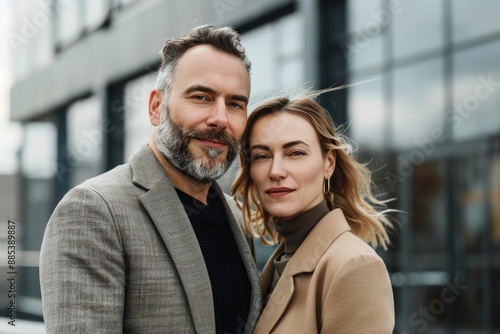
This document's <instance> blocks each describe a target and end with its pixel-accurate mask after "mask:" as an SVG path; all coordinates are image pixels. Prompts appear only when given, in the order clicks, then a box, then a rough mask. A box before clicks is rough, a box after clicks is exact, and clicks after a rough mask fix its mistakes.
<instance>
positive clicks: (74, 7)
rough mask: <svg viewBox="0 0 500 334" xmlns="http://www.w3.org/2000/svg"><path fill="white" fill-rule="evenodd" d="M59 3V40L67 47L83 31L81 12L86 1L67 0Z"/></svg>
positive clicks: (59, 42)
mask: <svg viewBox="0 0 500 334" xmlns="http://www.w3.org/2000/svg"><path fill="white" fill-rule="evenodd" d="M57 4H58V7H57V42H58V44H59V45H61V46H62V47H65V46H67V45H69V44H71V43H73V42H74V41H76V40H77V39H78V38H79V37H80V34H81V33H82V30H83V24H82V15H81V12H82V8H83V7H82V6H83V4H84V2H81V1H77V0H67V1H64V2H57Z"/></svg>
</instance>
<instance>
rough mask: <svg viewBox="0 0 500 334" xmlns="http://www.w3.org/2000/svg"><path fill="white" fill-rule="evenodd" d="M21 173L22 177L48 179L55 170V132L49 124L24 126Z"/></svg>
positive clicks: (35, 123) (41, 123)
mask: <svg viewBox="0 0 500 334" xmlns="http://www.w3.org/2000/svg"><path fill="white" fill-rule="evenodd" d="M23 135H24V138H23V143H22V151H21V152H22V153H21V171H22V174H23V176H24V177H27V178H37V179H49V178H52V177H53V176H54V174H55V172H56V170H57V166H56V161H57V157H56V155H57V153H56V147H57V132H56V127H55V125H54V124H53V123H50V122H31V123H27V124H26V125H25V126H24V132H23Z"/></svg>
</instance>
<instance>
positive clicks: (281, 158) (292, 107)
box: [232, 92, 394, 334]
mask: <svg viewBox="0 0 500 334" xmlns="http://www.w3.org/2000/svg"><path fill="white" fill-rule="evenodd" d="M320 93H321V92H319V93H316V94H315V95H312V94H309V95H307V96H302V97H297V98H294V99H288V98H274V99H271V100H269V101H266V102H264V103H262V104H261V105H260V106H258V107H257V108H256V109H255V110H254V112H253V113H252V114H251V115H250V116H249V118H248V122H247V128H246V130H245V132H244V134H243V137H242V153H241V154H240V161H241V168H242V169H241V170H240V172H239V174H238V176H237V178H236V180H235V182H234V184H233V189H232V190H233V193H234V194H235V195H238V196H239V197H240V199H241V200H242V202H241V203H242V204H241V203H240V209H242V211H243V216H244V222H245V229H246V231H247V233H250V234H253V235H254V236H257V237H260V238H261V239H262V241H263V242H264V243H268V244H269V243H274V242H277V241H278V240H279V241H280V244H279V246H278V247H277V249H276V251H275V252H274V253H273V255H272V256H271V258H270V259H269V261H268V262H267V264H266V266H265V268H264V270H263V273H262V276H261V290H262V297H263V300H264V304H265V307H264V310H263V312H262V315H261V317H260V319H259V322H258V324H257V327H256V329H255V333H271V332H272V333H314V332H317V333H337V334H338V333H349V334H352V333H356V334H359V333H392V330H393V327H394V305H393V295H392V289H391V284H390V280H389V275H388V273H387V269H386V267H385V265H384V263H383V261H382V259H381V258H380V257H379V256H378V255H377V253H376V252H375V251H374V250H373V249H372V248H371V247H370V246H369V245H368V244H367V243H366V242H369V243H371V244H372V245H373V246H378V245H381V246H383V247H384V248H385V247H386V245H387V244H388V242H389V238H388V235H387V232H386V227H388V226H391V224H390V222H389V220H388V218H387V216H386V213H387V210H386V211H382V212H378V211H377V210H376V209H375V207H374V206H377V207H379V206H380V207H384V202H382V201H379V200H377V199H376V198H375V197H374V195H373V194H372V192H371V190H370V184H371V181H370V173H369V171H368V170H367V169H366V168H365V167H364V166H363V165H361V164H359V163H358V162H356V160H355V159H354V158H353V157H352V151H353V150H352V147H351V146H350V145H349V144H348V143H347V141H346V140H345V139H344V138H343V137H342V136H341V135H340V134H339V133H338V132H337V131H336V129H335V126H334V124H333V122H332V120H331V118H330V117H329V115H328V114H327V112H326V111H325V110H324V109H323V108H322V107H321V106H320V105H319V104H318V103H316V102H315V101H314V97H315V96H317V95H319V94H320Z"/></svg>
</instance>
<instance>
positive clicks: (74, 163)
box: [66, 97, 112, 187]
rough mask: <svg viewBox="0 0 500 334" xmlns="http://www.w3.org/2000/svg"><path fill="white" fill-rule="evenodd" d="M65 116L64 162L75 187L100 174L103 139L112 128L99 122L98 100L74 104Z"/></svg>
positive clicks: (92, 98)
mask: <svg viewBox="0 0 500 334" xmlns="http://www.w3.org/2000/svg"><path fill="white" fill-rule="evenodd" d="M67 113H68V115H67V122H68V123H67V128H68V142H67V146H66V154H67V156H66V159H67V162H68V168H69V169H70V171H71V173H70V175H71V176H70V187H74V186H76V185H78V184H80V183H82V182H83V181H85V180H86V179H88V178H91V177H93V176H96V175H98V174H99V173H101V172H102V168H103V166H102V165H103V146H104V138H105V135H106V134H107V132H108V131H111V130H112V129H111V128H109V126H110V124H109V123H107V122H106V120H103V119H102V108H101V101H100V99H99V98H97V97H91V98H88V99H85V100H80V101H78V102H75V103H74V104H72V105H71V106H70V107H69V108H68V111H67Z"/></svg>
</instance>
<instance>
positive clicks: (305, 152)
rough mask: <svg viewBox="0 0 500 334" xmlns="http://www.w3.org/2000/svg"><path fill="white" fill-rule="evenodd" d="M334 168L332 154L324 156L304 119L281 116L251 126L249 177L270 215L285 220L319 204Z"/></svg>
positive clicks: (279, 114) (283, 113)
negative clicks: (326, 181)
mask: <svg viewBox="0 0 500 334" xmlns="http://www.w3.org/2000/svg"><path fill="white" fill-rule="evenodd" d="M334 167H335V155H334V153H333V151H331V150H330V151H329V152H328V153H327V155H326V156H323V154H322V152H321V147H320V143H319V139H318V135H317V134H316V131H315V130H314V128H313V126H312V125H311V124H310V123H309V122H308V121H306V120H305V119H304V118H302V117H300V116H297V115H295V114H291V113H288V112H280V113H278V114H274V115H267V116H264V117H263V118H261V119H259V120H257V121H256V122H255V123H254V126H253V128H252V130H251V133H250V177H251V179H252V181H253V183H254V185H255V187H256V189H257V194H258V197H259V200H260V203H261V205H262V206H263V207H264V209H265V210H266V211H267V212H268V213H269V214H270V215H272V216H274V217H277V218H282V219H284V220H288V219H291V218H293V217H295V216H297V215H299V214H302V213H304V212H306V211H307V210H309V209H311V208H313V207H314V206H316V205H317V204H319V203H320V202H321V201H322V200H323V199H324V194H323V180H324V179H325V178H328V177H330V175H331V174H332V172H333V169H334Z"/></svg>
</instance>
